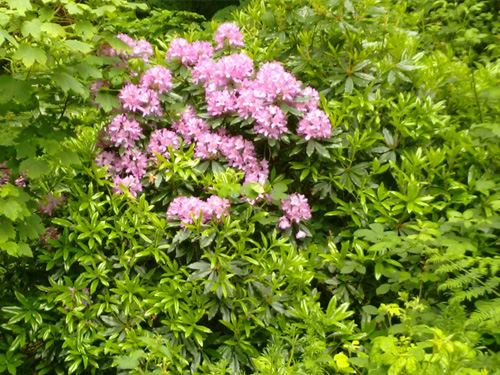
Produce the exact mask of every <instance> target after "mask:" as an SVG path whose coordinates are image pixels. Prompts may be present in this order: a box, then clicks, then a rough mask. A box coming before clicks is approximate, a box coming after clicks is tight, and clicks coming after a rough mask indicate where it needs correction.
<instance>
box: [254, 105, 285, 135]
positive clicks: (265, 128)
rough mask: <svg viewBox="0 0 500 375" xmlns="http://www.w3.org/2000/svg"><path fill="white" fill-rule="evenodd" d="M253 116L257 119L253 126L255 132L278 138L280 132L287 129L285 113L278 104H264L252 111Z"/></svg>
mask: <svg viewBox="0 0 500 375" xmlns="http://www.w3.org/2000/svg"><path fill="white" fill-rule="evenodd" d="M254 117H255V119H256V120H257V123H256V124H255V126H254V130H255V132H256V133H257V134H262V135H264V136H265V137H268V138H274V139H278V138H279V136H280V134H283V133H285V132H286V131H287V130H288V128H287V120H286V115H285V113H284V112H283V111H282V110H281V108H280V107H278V106H275V105H269V106H265V107H263V108H261V109H260V110H258V111H257V112H256V113H254Z"/></svg>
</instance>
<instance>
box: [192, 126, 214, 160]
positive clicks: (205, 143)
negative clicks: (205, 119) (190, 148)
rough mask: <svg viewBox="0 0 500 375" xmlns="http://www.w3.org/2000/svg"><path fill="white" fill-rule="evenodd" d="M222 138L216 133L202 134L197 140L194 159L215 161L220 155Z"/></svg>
mask: <svg viewBox="0 0 500 375" xmlns="http://www.w3.org/2000/svg"><path fill="white" fill-rule="evenodd" d="M220 144H221V137H220V135H218V134H215V133H210V132H206V133H201V134H199V135H198V137H197V140H196V146H195V148H194V157H195V158H200V159H205V160H207V159H214V158H215V157H216V156H217V155H218V153H219V146H220Z"/></svg>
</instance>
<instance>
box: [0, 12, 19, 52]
mask: <svg viewBox="0 0 500 375" xmlns="http://www.w3.org/2000/svg"><path fill="white" fill-rule="evenodd" d="M0 15H1V14H0ZM5 39H7V40H8V41H9V42H11V43H12V44H13V45H14V46H15V47H17V46H19V44H18V43H17V41H16V40H15V39H14V38H13V37H12V36H11V35H10V34H9V33H8V32H7V31H5V30H4V29H2V28H0V47H1V46H2V44H3V42H4V41H5Z"/></svg>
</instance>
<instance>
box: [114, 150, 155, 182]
mask: <svg viewBox="0 0 500 375" xmlns="http://www.w3.org/2000/svg"><path fill="white" fill-rule="evenodd" d="M118 165H119V168H118V169H119V171H120V172H124V173H126V174H128V175H131V176H133V177H134V178H136V179H138V180H140V179H141V178H143V177H144V175H145V174H146V167H147V165H148V158H147V156H146V154H144V153H142V152H141V151H134V150H127V151H125V153H124V154H123V155H122V156H121V158H120V160H119V162H118Z"/></svg>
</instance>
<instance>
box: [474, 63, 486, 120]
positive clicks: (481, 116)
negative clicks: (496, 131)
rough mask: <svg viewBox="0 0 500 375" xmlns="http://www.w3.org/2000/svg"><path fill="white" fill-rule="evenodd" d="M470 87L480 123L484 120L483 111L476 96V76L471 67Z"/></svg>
mask: <svg viewBox="0 0 500 375" xmlns="http://www.w3.org/2000/svg"><path fill="white" fill-rule="evenodd" d="M472 88H473V89H474V97H475V98H476V104H477V109H478V111H479V118H480V119H481V123H483V122H484V120H483V113H482V111H481V104H480V103H479V98H478V96H477V90H476V78H475V76H474V69H472Z"/></svg>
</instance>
